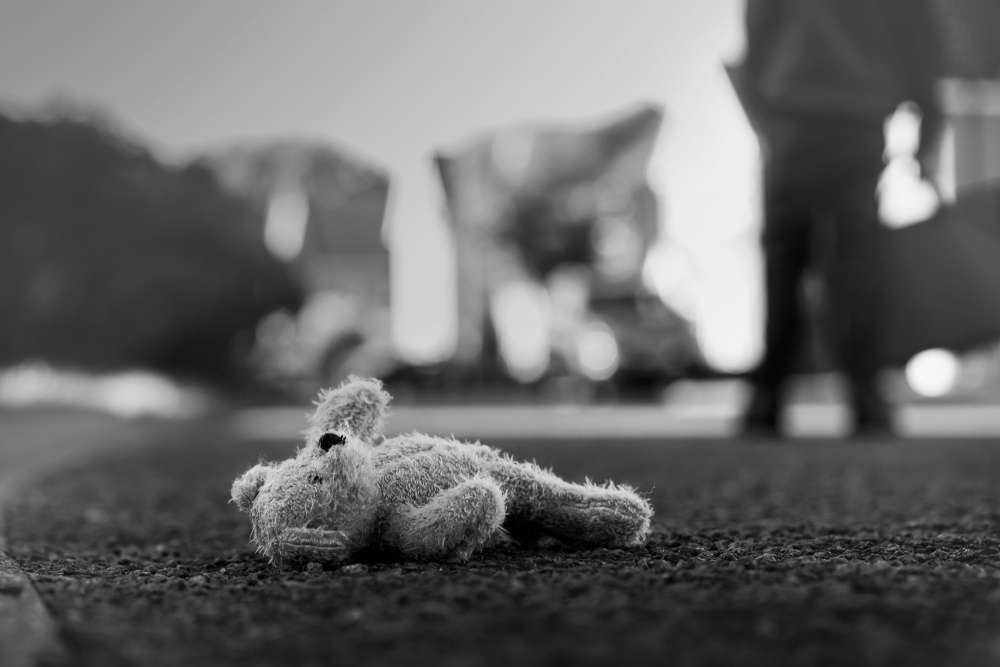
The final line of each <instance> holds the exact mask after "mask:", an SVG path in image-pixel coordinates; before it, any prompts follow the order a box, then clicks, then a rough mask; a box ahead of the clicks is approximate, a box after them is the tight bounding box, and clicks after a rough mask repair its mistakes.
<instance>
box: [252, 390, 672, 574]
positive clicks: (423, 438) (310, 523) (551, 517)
mask: <svg viewBox="0 0 1000 667" xmlns="http://www.w3.org/2000/svg"><path fill="white" fill-rule="evenodd" d="M389 402H390V397H389V395H388V393H387V392H386V391H385V390H384V389H383V387H382V384H381V382H379V381H378V380H376V379H371V378H358V377H354V376H352V377H350V378H348V379H347V380H345V381H344V382H343V383H342V384H341V385H340V386H339V387H337V388H335V389H329V390H324V391H321V392H320V395H319V400H318V401H317V403H316V406H317V407H316V410H315V413H314V414H313V415H312V416H311V417H310V418H309V420H308V428H307V430H306V431H305V432H304V435H305V446H304V447H302V448H300V449H299V450H298V451H297V453H296V455H295V456H294V457H293V458H290V459H287V460H285V461H282V462H280V463H274V464H272V463H260V464H258V465H255V466H253V467H252V468H250V469H249V470H248V471H247V472H245V473H244V474H243V475H241V476H239V477H238V478H237V479H236V480H235V481H234V482H233V486H232V502H233V503H235V504H236V506H237V507H238V508H239V509H240V510H242V511H244V512H246V513H247V514H249V516H250V523H251V526H252V539H253V541H254V542H256V544H257V546H258V550H259V551H260V552H262V553H263V554H264V555H266V556H268V557H269V558H270V560H271V563H273V564H274V565H277V566H281V565H282V564H291V563H295V562H304V561H317V562H340V563H343V562H348V561H350V560H352V559H356V558H357V557H358V555H359V552H362V551H363V550H371V549H382V550H384V549H389V550H396V551H397V552H399V553H401V554H402V555H403V556H404V557H406V558H412V559H418V560H427V559H440V560H446V561H453V562H455V561H458V562H461V561H465V560H468V559H469V557H470V556H471V555H472V554H473V553H475V552H476V551H478V550H481V549H483V548H484V547H487V546H489V545H491V544H494V543H495V542H496V541H497V540H499V539H505V538H507V537H510V538H513V539H514V540H516V541H519V540H524V541H530V540H532V539H538V538H540V537H546V536H547V537H550V538H556V539H558V540H560V541H562V542H564V543H566V544H569V545H591V546H605V547H630V546H636V545H639V544H641V543H642V542H643V541H645V539H646V536H647V535H648V534H649V522H650V518H651V517H652V515H653V510H652V507H651V506H650V504H649V502H648V501H646V500H645V499H644V498H642V497H641V496H640V495H639V494H638V493H636V491H635V490H633V489H632V488H630V487H628V486H625V485H617V486H616V485H615V484H614V483H611V482H608V483H607V484H605V485H597V484H593V483H591V482H590V481H589V480H588V481H587V483H585V484H573V483H569V482H566V481H564V480H563V479H561V478H559V477H557V476H556V475H554V474H553V473H552V472H549V471H547V470H543V469H542V468H540V467H538V466H537V465H536V464H534V463H526V462H520V461H516V460H514V459H513V458H511V457H510V456H509V455H505V454H502V453H501V452H500V451H499V450H497V449H494V448H492V447H488V446H485V445H482V444H479V443H478V442H476V443H468V442H460V441H457V440H455V439H453V438H442V437H435V436H432V435H424V434H422V433H410V434H407V435H401V436H398V437H394V438H390V439H386V438H384V436H383V435H382V428H383V421H384V419H385V415H386V411H387V409H388V407H389Z"/></svg>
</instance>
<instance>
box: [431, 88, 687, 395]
mask: <svg viewBox="0 0 1000 667" xmlns="http://www.w3.org/2000/svg"><path fill="white" fill-rule="evenodd" d="M661 121H662V111H661V110H660V109H659V108H656V107H652V106H642V107H639V108H636V109H633V110H630V111H628V112H626V113H624V114H622V115H620V116H619V117H617V118H615V119H613V120H612V121H610V122H606V123H602V124H599V125H596V126H590V127H585V128H582V129H567V128H564V127H558V126H541V127H516V128H510V129H506V130H502V131H499V132H495V133H492V134H489V135H486V136H484V137H481V138H478V139H476V140H473V141H472V142H470V143H469V144H467V145H466V146H464V147H461V148H459V149H457V150H455V151H451V152H448V153H440V154H438V155H437V158H436V162H437V166H438V170H439V173H440V176H441V180H442V184H443V188H444V193H445V198H446V202H447V209H448V215H449V219H450V221H451V224H452V227H453V229H454V233H455V239H456V248H457V260H458V273H459V281H458V302H459V303H458V305H459V333H458V344H457V350H456V353H455V356H454V359H453V362H452V363H454V364H458V365H466V366H476V365H481V366H487V367H492V366H497V365H499V366H502V367H503V368H504V369H505V370H506V372H507V373H508V374H509V375H510V376H511V377H513V378H514V379H515V380H517V381H518V382H521V383H534V382H538V381H541V380H544V379H546V378H558V377H576V378H582V379H585V380H587V381H589V382H592V383H611V384H613V385H617V386H620V387H623V388H625V387H628V386H630V385H635V384H638V383H647V384H656V383H660V384H663V383H666V382H669V381H671V380H672V379H674V378H677V377H679V376H680V375H682V374H684V373H685V372H687V370H688V369H690V368H691V367H692V366H696V365H698V364H700V357H699V353H698V350H697V346H696V343H695V339H694V336H693V335H692V332H691V327H690V324H689V323H688V322H687V321H686V320H684V318H682V317H681V316H680V315H678V314H677V313H676V312H674V311H673V310H671V309H670V308H669V307H668V306H666V305H665V304H664V303H663V302H662V300H660V299H659V297H658V296H656V295H654V294H653V293H652V292H651V291H650V290H649V289H648V288H647V287H646V285H645V284H644V282H643V269H644V266H645V262H646V259H647V254H648V251H649V249H650V247H651V246H652V245H653V243H654V242H655V241H656V240H657V237H658V235H659V208H658V203H657V200H656V196H655V195H654V193H653V191H652V190H651V188H650V187H649V184H648V182H647V180H646V170H647V167H648V162H649V157H650V154H651V152H652V149H653V145H654V143H655V140H656V136H657V134H658V131H659V127H660V124H661Z"/></svg>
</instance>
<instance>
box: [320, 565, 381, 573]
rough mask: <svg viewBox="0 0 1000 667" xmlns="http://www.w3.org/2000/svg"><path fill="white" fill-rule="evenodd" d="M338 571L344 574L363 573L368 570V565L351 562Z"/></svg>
mask: <svg viewBox="0 0 1000 667" xmlns="http://www.w3.org/2000/svg"><path fill="white" fill-rule="evenodd" d="M310 564H311V563H310ZM340 571H341V572H342V573H344V574H365V573H366V572H368V566H367V565H365V564H364V563H351V564H350V565H345V566H343V567H342V568H340Z"/></svg>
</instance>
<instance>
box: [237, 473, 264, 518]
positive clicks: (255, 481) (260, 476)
mask: <svg viewBox="0 0 1000 667" xmlns="http://www.w3.org/2000/svg"><path fill="white" fill-rule="evenodd" d="M270 469H271V466H269V465H265V464H258V465H255V466H254V467H253V468H250V470H247V471H246V472H245V473H243V474H242V475H240V476H239V477H237V478H236V479H235V480H234V481H233V488H232V490H231V493H232V499H231V502H233V503H235V504H236V506H237V507H238V508H240V511H241V512H246V511H247V510H249V509H250V506H251V505H252V504H253V501H254V499H255V498H256V497H257V494H258V493H259V492H260V487H262V486H264V482H265V480H267V474H268V472H269V471H270Z"/></svg>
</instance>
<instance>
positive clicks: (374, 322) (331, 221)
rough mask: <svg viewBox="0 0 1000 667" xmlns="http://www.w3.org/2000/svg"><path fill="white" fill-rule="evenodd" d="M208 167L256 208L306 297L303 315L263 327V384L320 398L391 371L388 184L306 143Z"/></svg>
mask: <svg viewBox="0 0 1000 667" xmlns="http://www.w3.org/2000/svg"><path fill="white" fill-rule="evenodd" d="M202 163H203V164H205V165H206V166H208V167H209V168H211V169H212V170H213V171H214V172H215V173H216V174H217V175H218V177H219V179H220V180H221V181H222V182H223V183H224V184H225V185H226V186H227V187H228V188H230V189H231V190H232V191H233V192H236V193H238V194H240V195H241V196H242V197H244V198H246V199H247V200H249V201H250V202H251V203H252V205H253V206H254V208H255V210H256V211H257V214H258V220H259V230H260V232H259V233H260V234H261V235H262V237H263V239H264V241H265V243H266V245H267V247H268V248H269V249H270V250H271V252H272V254H273V255H274V256H275V257H276V258H278V259H279V260H280V261H281V262H282V263H283V264H284V265H285V266H287V267H288V268H289V270H290V271H291V272H292V273H293V274H294V275H295V276H296V277H297V278H298V280H299V282H300V283H301V284H302V285H303V287H304V290H305V293H306V295H305V299H304V302H303V305H302V308H301V309H300V310H298V311H297V312H296V311H293V310H290V309H279V310H276V311H274V312H272V313H270V314H269V315H268V316H267V317H265V318H264V319H263V320H262V321H261V322H260V324H259V326H258V327H257V331H256V339H255V345H254V350H253V358H254V360H255V363H256V367H257V369H258V371H259V373H260V374H261V376H262V377H263V378H264V379H266V380H267V381H269V382H270V383H272V384H277V385H280V386H284V387H286V388H289V389H293V390H295V391H296V392H297V393H299V394H301V395H302V396H309V397H311V396H313V395H314V394H315V391H316V388H317V387H321V386H330V385H334V384H337V383H339V382H340V380H342V379H344V378H346V377H347V375H348V374H350V373H356V374H361V375H372V376H383V375H386V374H388V373H389V372H391V371H392V370H393V369H394V368H395V364H396V361H395V358H394V356H393V354H392V350H391V340H390V329H389V326H390V318H389V253H388V250H387V249H386V247H385V244H384V243H383V240H382V224H383V218H384V217H385V210H386V205H387V202H388V196H389V177H388V175H386V174H385V173H384V172H383V171H382V170H380V169H378V168H376V167H373V166H371V165H369V164H367V163H366V162H364V161H363V160H360V159H358V158H355V157H353V156H351V155H349V154H347V153H345V152H343V151H341V150H337V149H334V148H331V147H329V146H325V145H322V144H320V143H317V142H307V141H273V142H269V143H264V144H246V145H238V146H234V147H230V148H228V149H225V150H221V151H217V152H215V153H213V154H211V155H207V156H205V157H203V158H202Z"/></svg>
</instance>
